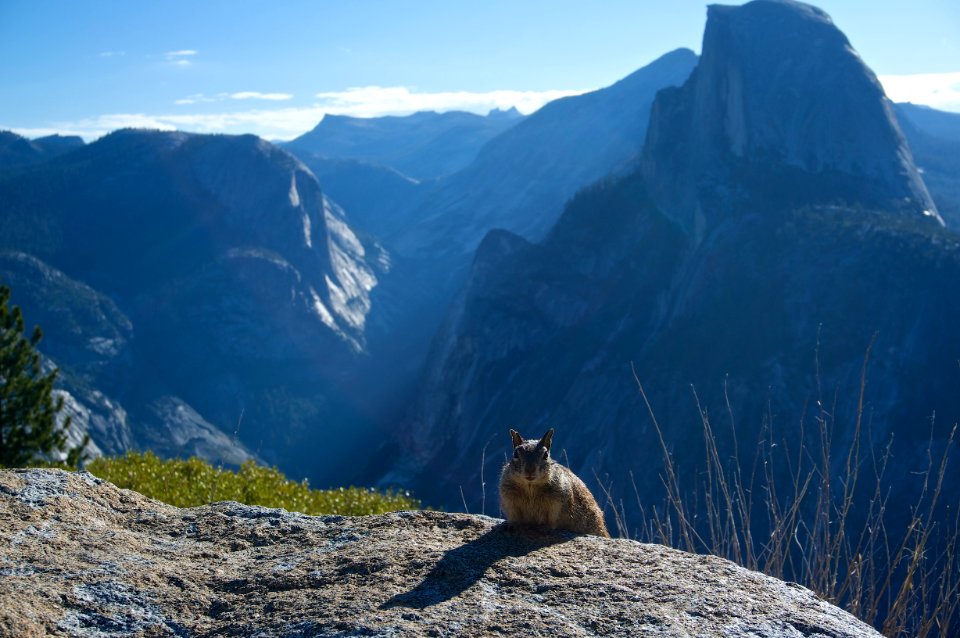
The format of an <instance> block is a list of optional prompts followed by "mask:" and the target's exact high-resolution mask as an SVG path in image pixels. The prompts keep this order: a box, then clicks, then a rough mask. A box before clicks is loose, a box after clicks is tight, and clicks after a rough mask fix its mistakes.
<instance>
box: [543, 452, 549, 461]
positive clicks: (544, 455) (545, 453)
mask: <svg viewBox="0 0 960 638" xmlns="http://www.w3.org/2000/svg"><path fill="white" fill-rule="evenodd" d="M548 454H549V452H547V451H546V450H544V451H543V460H544V461H546V460H547V455H548Z"/></svg>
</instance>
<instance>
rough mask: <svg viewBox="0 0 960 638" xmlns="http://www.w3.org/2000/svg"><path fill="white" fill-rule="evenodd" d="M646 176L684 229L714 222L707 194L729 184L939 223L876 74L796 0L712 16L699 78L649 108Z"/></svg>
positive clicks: (763, 0)
mask: <svg viewBox="0 0 960 638" xmlns="http://www.w3.org/2000/svg"><path fill="white" fill-rule="evenodd" d="M678 141H679V144H678V143H677V142H678ZM717 166H720V167H722V168H721V169H720V170H721V171H726V175H718V173H717V169H716V168H715V167H717ZM643 169H644V172H645V175H646V176H647V178H648V181H649V182H650V183H651V187H652V188H651V190H652V192H653V194H654V197H655V199H656V200H657V202H658V204H659V205H660V206H661V207H662V208H664V210H666V211H667V212H669V213H670V214H671V216H673V217H675V218H678V219H679V220H680V221H681V222H682V223H684V224H685V225H688V226H692V225H696V222H695V221H694V220H695V219H697V218H701V219H703V218H708V217H709V216H710V214H711V213H710V212H709V211H708V210H707V209H708V208H710V206H711V205H710V204H708V203H707V202H706V200H707V199H709V198H704V187H708V188H709V185H710V184H717V183H730V182H731V180H730V179H729V178H730V177H731V175H736V176H737V179H736V180H733V182H734V184H735V187H745V189H746V190H748V191H750V190H755V187H757V186H758V185H759V187H760V188H761V190H762V189H763V188H769V185H770V184H771V183H774V182H776V183H780V182H782V181H783V180H787V181H788V182H789V184H790V185H791V189H781V190H783V191H787V190H792V191H796V190H797V189H796V188H792V187H795V186H798V185H801V184H802V188H800V189H799V190H801V191H802V192H803V193H804V195H803V196H802V197H801V199H803V200H804V201H792V202H791V203H793V204H814V203H832V202H837V201H843V202H846V203H850V204H859V205H863V206H866V207H869V208H878V209H884V210H896V211H902V212H906V213H913V214H925V215H927V216H930V217H934V218H936V219H938V220H939V215H938V214H937V212H936V206H935V204H934V203H933V200H932V199H931V198H930V195H929V194H928V193H927V190H926V187H925V186H924V184H923V181H922V180H921V178H920V176H919V172H918V171H917V169H916V167H915V166H914V164H913V158H912V156H911V153H910V150H909V148H908V147H907V144H906V141H905V139H904V137H903V133H902V132H901V130H900V127H899V125H898V124H897V121H896V118H895V117H894V115H893V110H892V105H891V103H890V101H889V100H888V99H887V98H886V96H885V95H884V93H883V89H882V87H881V86H880V83H879V82H878V81H877V78H876V76H875V75H874V73H873V72H872V71H871V70H870V69H869V68H868V67H867V66H866V65H865V64H864V63H863V61H862V60H861V59H860V56H859V55H858V54H857V53H856V51H854V49H853V48H852V47H851V46H850V43H849V41H848V40H847V38H846V36H845V35H844V34H843V33H842V32H841V31H840V30H839V29H837V27H836V26H834V24H833V21H832V20H831V19H830V16H828V15H827V14H826V13H824V12H823V11H821V10H820V9H817V8H815V7H812V6H810V5H807V4H803V3H800V2H793V1H792V0H754V2H749V3H747V4H745V5H742V6H724V5H710V6H709V7H708V10H707V25H706V29H705V31H704V36H703V47H702V54H701V57H700V62H699V65H698V66H697V69H696V70H695V71H694V73H693V74H692V75H691V76H690V79H689V80H688V81H687V83H686V84H685V85H684V86H683V87H682V88H680V89H675V90H671V91H664V92H662V93H661V94H660V95H659V96H658V99H657V102H656V104H655V105H654V108H653V112H652V115H651V124H650V129H649V133H648V136H647V140H646V146H645V149H644V161H643Z"/></svg>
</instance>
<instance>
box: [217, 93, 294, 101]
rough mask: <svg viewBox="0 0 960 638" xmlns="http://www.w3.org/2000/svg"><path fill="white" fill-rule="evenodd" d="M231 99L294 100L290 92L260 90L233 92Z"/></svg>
mask: <svg viewBox="0 0 960 638" xmlns="http://www.w3.org/2000/svg"><path fill="white" fill-rule="evenodd" d="M230 99H231V100H271V101H274V102H278V101H282V100H292V99H293V95H291V94H290V93H260V92H259V91H240V92H239V93H231V94H230Z"/></svg>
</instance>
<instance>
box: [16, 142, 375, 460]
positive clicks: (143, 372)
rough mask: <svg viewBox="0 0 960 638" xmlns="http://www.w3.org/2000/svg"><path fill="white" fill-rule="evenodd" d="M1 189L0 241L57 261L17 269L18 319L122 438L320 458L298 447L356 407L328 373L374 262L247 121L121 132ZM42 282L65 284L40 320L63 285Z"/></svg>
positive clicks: (354, 345)
mask: <svg viewBox="0 0 960 638" xmlns="http://www.w3.org/2000/svg"><path fill="white" fill-rule="evenodd" d="M0 200H2V201H4V202H5V206H4V207H3V210H2V211H0V228H2V229H3V230H4V232H3V233H2V239H0V244H2V246H3V247H4V248H8V249H13V250H16V251H19V252H21V253H26V254H28V255H32V257H33V258H35V259H36V260H42V265H39V264H41V262H40V261H36V262H35V264H37V265H35V267H34V271H35V273H41V271H43V270H44V269H47V272H48V273H59V274H56V275H50V276H46V275H44V276H40V274H37V276H31V277H27V278H28V279H31V281H30V282H25V283H26V286H25V287H28V288H32V290H25V291H23V293H22V294H23V295H24V297H26V298H29V297H30V296H31V295H33V296H35V297H36V296H38V295H39V297H38V298H37V299H36V300H35V301H36V303H32V304H31V305H32V306H33V311H34V312H35V315H36V316H31V315H30V314H28V315H27V321H28V322H35V323H37V322H41V321H43V322H44V324H43V325H44V328H45V329H46V330H47V333H48V339H49V341H48V344H49V345H50V347H51V351H50V353H49V354H50V356H51V357H52V358H53V359H54V361H55V362H56V363H57V364H58V365H61V366H63V367H64V368H65V369H66V370H76V374H75V375H74V376H73V378H79V377H82V376H84V375H86V376H87V381H93V382H95V385H92V386H90V387H95V388H97V390H99V391H100V392H101V393H103V394H104V395H105V396H107V397H113V398H114V400H116V401H119V403H120V404H121V405H122V406H123V408H124V410H125V412H126V415H127V419H126V420H127V423H128V426H129V427H130V428H131V432H132V434H133V440H134V444H135V445H141V446H149V447H153V448H154V449H157V450H159V451H161V452H169V453H176V454H189V453H201V454H203V455H204V456H208V457H211V458H213V459H215V460H224V461H228V462H237V461H242V460H243V459H245V458H249V456H250V452H248V451H247V450H246V446H248V447H249V449H251V450H253V452H258V453H259V454H260V455H261V458H263V459H264V460H268V461H269V462H274V463H275V462H278V461H279V460H280V459H281V458H283V459H284V461H285V469H287V471H290V472H291V473H295V474H301V475H302V474H307V473H308V472H309V471H311V470H312V469H313V468H314V465H315V463H317V462H318V460H322V461H327V462H329V464H330V465H329V467H330V469H331V471H334V470H333V466H334V465H335V463H336V457H334V456H331V458H330V459H321V458H320V457H317V456H316V454H320V455H321V457H322V455H323V452H322V451H320V452H317V451H314V450H313V448H314V447H320V448H322V446H320V445H319V441H320V440H321V439H323V438H324V437H328V436H336V435H331V433H329V432H325V431H324V430H323V428H322V427H319V426H318V424H319V423H323V422H325V421H326V420H328V419H332V417H331V415H337V418H340V417H342V418H343V419H344V420H345V421H346V422H353V423H356V422H357V421H358V420H360V419H359V417H357V416H356V411H355V410H353V408H351V406H350V403H349V399H347V398H345V397H344V396H343V395H342V393H340V392H338V391H337V388H338V387H339V384H340V382H341V381H342V379H343V374H344V372H343V369H344V367H345V366H346V364H347V363H349V362H352V361H354V360H355V359H356V358H357V357H359V356H362V351H363V349H364V347H365V327H366V326H365V323H366V318H367V315H368V313H369V311H370V304H371V302H370V291H371V290H372V289H373V288H374V287H375V286H376V285H377V281H378V275H379V272H381V271H380V268H381V266H380V263H381V260H380V259H379V255H378V253H377V249H376V248H374V247H372V246H371V247H369V249H370V251H371V252H370V253H368V247H367V246H365V245H364V244H363V243H362V242H361V241H360V240H359V239H358V238H357V236H356V234H355V233H354V232H353V231H352V229H351V228H350V227H349V225H348V224H347V223H346V221H345V219H344V214H343V212H342V210H340V208H339V207H338V206H337V205H336V204H335V203H333V202H332V201H330V200H329V199H328V198H327V197H325V196H324V194H323V193H322V192H321V190H320V187H319V185H318V184H317V181H316V179H315V178H314V176H313V175H312V174H311V173H310V171H309V170H308V169H307V168H306V167H304V166H303V164H301V163H300V162H299V161H297V160H296V159H295V158H293V157H292V156H291V155H289V154H288V153H286V152H285V151H283V150H281V149H279V148H277V147H275V146H273V145H271V144H269V143H267V142H265V141H263V140H260V139H258V138H256V137H253V136H240V137H231V136H203V135H187V134H182V133H160V132H149V131H131V130H128V131H119V132H117V133H113V134H111V135H109V136H107V137H105V138H103V139H101V140H99V141H97V142H95V143H93V144H90V145H88V146H86V147H84V148H82V149H80V150H77V151H75V152H72V153H69V154H66V155H63V156H62V157H60V158H57V159H54V160H51V161H48V162H45V163H43V164H40V165H37V166H35V167H29V168H23V169H20V170H19V171H17V172H15V173H5V174H3V175H0ZM6 263H7V265H9V266H11V267H13V266H15V265H17V264H18V263H20V262H17V261H16V260H7V262H6ZM16 272H21V273H22V272H24V271H23V269H22V268H20V269H19V270H17V269H16V268H13V269H12V270H11V272H10V273H9V275H10V276H15V275H16ZM7 275H8V273H4V276H5V278H6V276H7ZM44 281H46V282H56V281H69V282H73V283H69V284H64V285H63V286H61V288H63V289H64V290H67V291H68V292H70V291H72V292H71V294H70V295H69V296H68V297H66V298H65V299H66V300H65V301H64V303H66V302H67V301H68V300H72V301H75V302H76V303H75V304H74V306H73V307H72V308H71V309H70V310H69V312H67V311H65V312H63V313H60V315H58V316H56V317H53V316H50V317H48V318H46V315H49V311H51V310H52V309H55V308H56V307H57V304H58V303H60V301H61V300H58V299H57V298H56V295H54V296H53V297H52V298H50V297H51V295H46V296H44V293H43V291H44V290H45V288H43V286H41V285H40V283H42V282H44ZM50 290H51V291H52V290H53V289H52V288H50ZM20 294H21V293H20V291H19V290H16V289H15V290H14V303H17V302H18V300H19V295H20ZM40 297H43V298H42V299H41V298H40ZM71 313H72V314H71ZM83 313H86V314H83ZM97 313H99V314H97ZM61 315H62V316H61ZM71 316H73V317H82V318H83V320H84V321H85V322H86V325H87V327H89V328H90V330H89V332H90V334H89V335H86V334H81V335H76V334H72V333H71V331H72V330H73V328H72V326H73V324H72V323H71ZM111 317H113V318H111ZM48 319H49V320H48ZM81 332H82V331H81ZM100 332H103V334H102V335H101V334H99V333H100ZM115 333H116V334H115ZM84 340H85V341H84ZM91 348H93V350H94V354H96V352H97V351H98V350H99V351H101V352H102V353H107V354H101V355H99V356H100V359H96V358H95V357H94V355H92V354H91V353H90V349H91ZM114 351H115V352H114ZM110 353H112V354H110ZM98 361H99V362H101V363H97V362H98ZM96 365H99V366H100V367H101V368H103V369H102V370H92V369H91V366H94V367H96ZM91 375H92V376H91ZM65 389H66V390H67V391H70V389H69V387H67V388H65ZM71 394H72V393H71ZM78 400H79V398H78ZM81 403H82V401H81ZM85 405H87V407H90V405H89V403H86V404H85ZM94 438H95V441H96V438H97V437H94ZM231 441H232V443H231ZM98 445H99V441H98ZM291 448H293V449H299V450H301V451H302V452H301V454H300V455H299V456H298V454H297V453H292V454H291V453H290V449H291ZM105 449H107V450H109V451H111V452H116V451H119V450H117V449H116V446H115V445H113V444H112V443H111V444H108V445H106V447H105ZM323 449H325V448H323ZM218 450H219V451H218ZM330 454H331V455H333V452H332V451H331V452H330ZM298 458H299V460H298ZM308 459H309V460H308ZM307 464H308V465H309V467H307V466H305V465H307ZM320 467H326V466H325V465H323V464H322V463H321V465H320Z"/></svg>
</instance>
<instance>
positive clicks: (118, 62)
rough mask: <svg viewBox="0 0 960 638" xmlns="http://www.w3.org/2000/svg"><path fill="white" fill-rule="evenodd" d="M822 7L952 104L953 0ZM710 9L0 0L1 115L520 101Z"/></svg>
mask: <svg viewBox="0 0 960 638" xmlns="http://www.w3.org/2000/svg"><path fill="white" fill-rule="evenodd" d="M818 6H820V7H821V8H823V9H825V10H826V11H827V12H828V13H830V15H831V16H832V17H833V19H834V22H835V23H836V24H837V25H838V26H839V27H840V28H841V29H842V30H843V31H844V32H845V33H846V34H847V36H848V37H849V39H850V40H851V43H852V44H853V45H854V47H855V48H856V49H857V50H858V51H859V52H860V54H861V56H862V57H863V59H864V60H865V61H866V62H867V64H868V65H870V67H871V68H872V69H873V70H874V71H875V72H876V73H877V74H878V75H879V76H880V77H881V81H883V83H884V86H885V87H886V88H887V91H888V93H889V94H890V95H891V97H892V98H894V99H895V100H897V101H906V100H910V101H914V102H918V103H925V104H932V105H933V106H936V107H938V108H942V109H945V110H952V111H957V112H960V2H957V1H956V0H915V1H912V2H904V1H896V2H894V1H891V0H873V1H869V2H868V1H859V0H858V1H853V0H824V1H823V2H820V3H818ZM705 17H706V3H704V2H701V1H690V0H672V1H669V2H667V1H661V2H649V1H644V0H605V1H604V2H600V3H586V2H583V1H582V0H577V1H567V0H551V1H549V2H547V1H539V0H538V1H523V0H513V1H509V2H508V1H501V0H483V1H477V2H474V1H456V0H445V1H442V2H439V1H433V0H421V1H417V2H412V1H402V0H394V1H387V0H383V1H372V0H337V1H335V2H334V1H326V0H324V1H309V2H308V1H284V0H276V1H272V2H266V1H249V0H248V1H240V0H233V1H229V2H227V1H224V0H203V1H190V2H181V1H178V0H168V1H165V2H156V1H151V2H147V1H144V0H122V1H120V0H98V1H90V2H80V1H76V2H64V1H57V2H53V1H49V0H0V60H3V62H2V63H0V128H7V129H13V130H15V131H18V132H21V133H23V134H26V135H30V136H36V135H41V134H48V133H52V132H63V133H78V134H82V135H84V136H85V137H87V138H88V139H90V138H93V137H96V136H99V135H102V134H104V133H106V132H107V131H109V130H112V129H114V128H118V127H121V126H153V127H158V128H171V127H176V128H181V129H184V130H194V131H202V132H227V133H240V132H252V133H257V134H259V135H262V136H264V137H267V138H270V139H289V138H291V137H294V136H295V135H298V134H300V133H303V132H305V131H306V130H308V129H310V128H312V127H313V126H314V125H315V124H316V123H317V122H318V121H319V120H320V118H321V117H322V116H323V114H324V113H326V112H336V113H345V114H352V115H359V116H374V115H383V114H388V113H393V114H402V113H409V112H413V111H415V110H423V109H434V110H449V109H453V108H460V109H466V110H473V111H477V112H485V111H486V110H488V109H490V108H492V107H495V106H500V107H505V106H510V105H516V106H518V107H519V108H520V109H521V110H522V111H525V112H530V111H532V110H534V109H536V108H537V107H539V106H540V105H541V104H543V103H544V102H545V101H547V100H549V99H554V98H556V97H559V96H561V95H566V94H570V93H575V92H581V91H585V90H591V89H595V88H599V87H601V86H606V85H608V84H610V83H612V82H614V81H616V80H617V79H619V78H621V77H623V76H625V75H627V74H628V73H630V72H631V71H634V70H635V69H637V68H639V67H640V66H643V65H644V64H646V63H648V62H650V61H652V60H653V59H655V58H656V57H658V56H659V55H661V54H663V53H665V52H667V51H669V50H672V49H675V48H677V47H688V48H691V49H693V50H695V51H697V52H699V49H700V38H701V35H702V31H703V25H704V20H705Z"/></svg>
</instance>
